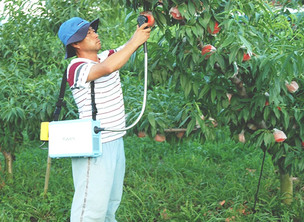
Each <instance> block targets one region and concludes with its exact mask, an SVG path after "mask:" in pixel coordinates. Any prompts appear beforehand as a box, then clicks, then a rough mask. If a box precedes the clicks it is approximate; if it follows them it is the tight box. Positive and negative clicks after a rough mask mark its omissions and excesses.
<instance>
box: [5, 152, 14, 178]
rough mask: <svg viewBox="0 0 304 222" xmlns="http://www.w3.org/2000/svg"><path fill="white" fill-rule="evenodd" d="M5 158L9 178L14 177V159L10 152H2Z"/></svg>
mask: <svg viewBox="0 0 304 222" xmlns="http://www.w3.org/2000/svg"><path fill="white" fill-rule="evenodd" d="M2 153H3V156H4V158H5V165H6V172H7V173H8V175H9V178H12V177H13V157H12V154H11V153H10V152H6V151H2Z"/></svg>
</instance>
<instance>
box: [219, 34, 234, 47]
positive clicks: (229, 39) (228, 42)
mask: <svg viewBox="0 0 304 222" xmlns="http://www.w3.org/2000/svg"><path fill="white" fill-rule="evenodd" d="M233 42H235V37H234V36H233V35H229V36H228V38H226V39H225V41H224V42H223V43H222V44H221V47H222V48H225V47H226V46H228V45H230V44H231V43H233Z"/></svg>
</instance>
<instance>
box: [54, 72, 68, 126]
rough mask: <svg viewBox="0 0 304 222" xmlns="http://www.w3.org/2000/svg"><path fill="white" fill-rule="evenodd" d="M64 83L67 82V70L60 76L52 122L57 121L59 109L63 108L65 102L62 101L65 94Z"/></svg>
mask: <svg viewBox="0 0 304 222" xmlns="http://www.w3.org/2000/svg"><path fill="white" fill-rule="evenodd" d="M66 82H67V69H66V70H65V71H64V73H63V76H62V80H61V87H60V93H59V97H58V101H57V103H56V109H55V111H54V114H53V120H54V121H58V119H59V114H60V111H61V108H62V106H65V102H64V101H63V98H64V93H65V87H66Z"/></svg>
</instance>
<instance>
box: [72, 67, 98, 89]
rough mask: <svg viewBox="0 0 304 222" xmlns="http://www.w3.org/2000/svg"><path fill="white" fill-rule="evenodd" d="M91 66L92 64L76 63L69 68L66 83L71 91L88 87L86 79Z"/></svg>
mask: <svg viewBox="0 0 304 222" xmlns="http://www.w3.org/2000/svg"><path fill="white" fill-rule="evenodd" d="M93 65H94V64H92V63H87V62H76V63H74V64H71V65H70V66H69V68H68V73H67V82H68V83H69V85H70V87H71V89H80V88H86V87H88V86H89V83H88V82H87V79H88V75H89V73H90V69H91V68H92V66H93Z"/></svg>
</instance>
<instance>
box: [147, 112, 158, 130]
mask: <svg viewBox="0 0 304 222" xmlns="http://www.w3.org/2000/svg"><path fill="white" fill-rule="evenodd" d="M153 114H154V113H152V112H150V113H149V114H148V120H149V123H150V124H151V126H152V127H153V128H156V124H155V118H154V115H153Z"/></svg>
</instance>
